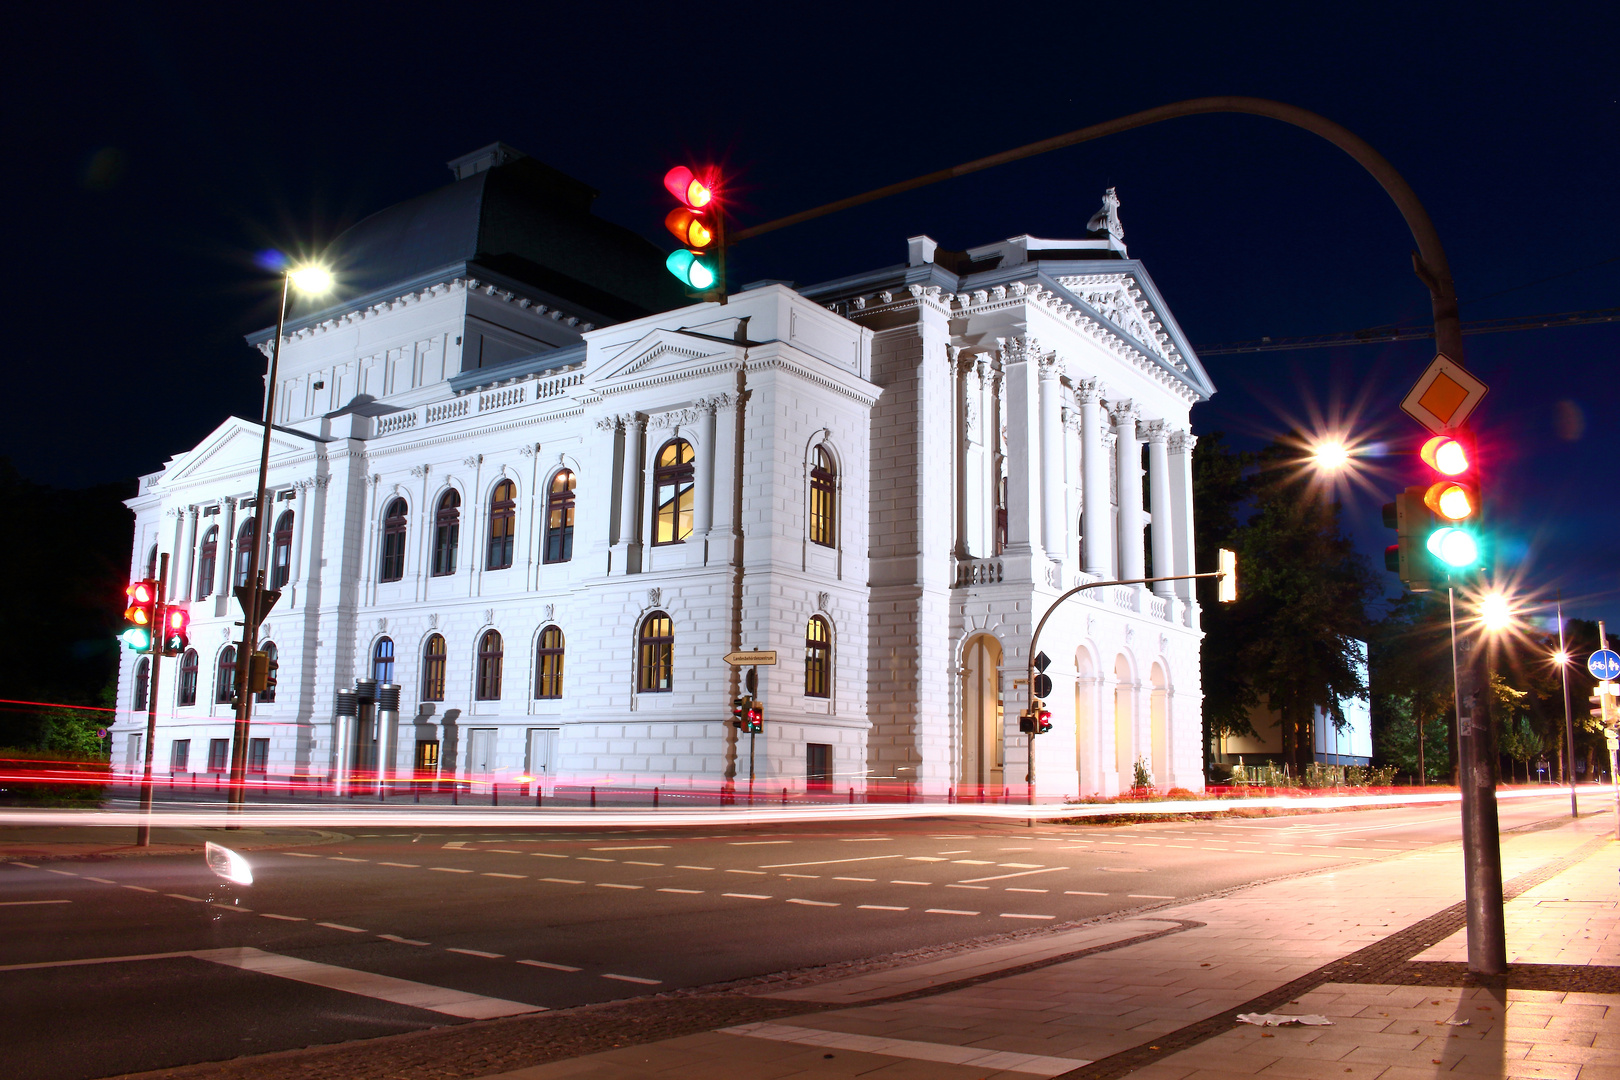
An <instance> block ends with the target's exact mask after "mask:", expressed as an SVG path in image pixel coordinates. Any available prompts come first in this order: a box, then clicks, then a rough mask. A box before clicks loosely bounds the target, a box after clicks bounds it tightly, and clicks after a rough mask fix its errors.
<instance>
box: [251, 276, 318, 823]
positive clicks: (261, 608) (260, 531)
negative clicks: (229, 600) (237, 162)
mask: <svg viewBox="0 0 1620 1080" xmlns="http://www.w3.org/2000/svg"><path fill="white" fill-rule="evenodd" d="M294 288H297V289H298V291H299V292H301V293H304V294H305V295H308V296H320V295H322V294H324V293H326V292H327V291H328V290H330V289H331V288H332V274H331V272H330V271H329V270H327V269H326V268H325V267H323V266H321V265H320V264H318V263H303V264H292V263H289V264H287V265H286V266H284V267H283V268H282V271H281V307H280V308H279V309H278V310H277V312H276V336H275V338H274V339H273V340H272V341H271V343H270V368H269V371H268V372H267V373H266V375H265V380H264V441H263V443H261V444H260V447H259V489H258V495H257V497H256V498H255V499H254V500H253V546H252V547H251V548H250V549H248V564H247V581H246V582H245V584H244V585H243V587H240V588H238V589H237V593H236V596H237V601H238V602H239V603H240V604H241V605H242V644H241V647H240V648H238V649H237V653H236V657H237V659H236V725H235V728H234V729H233V731H232V733H231V734H232V740H231V784H230V790H229V791H228V792H227V793H226V799H227V804H228V805H229V806H230V807H231V809H232V810H234V811H238V812H239V811H240V810H241V808H242V805H243V804H244V803H245V802H246V801H247V789H246V782H247V751H248V725H249V724H250V723H252V719H253V692H252V681H251V680H252V669H253V652H254V650H255V649H256V648H258V644H259V623H260V622H261V621H263V619H264V615H265V613H266V612H267V611H268V610H269V606H270V605H269V604H268V603H265V595H264V569H263V567H261V566H260V564H259V552H260V551H261V550H263V548H264V542H265V533H264V529H265V513H264V499H265V485H266V482H267V480H268V478H269V473H270V424H271V421H272V419H273V418H274V417H275V407H276V368H277V366H278V365H279V363H280V361H281V337H282V331H283V330H284V329H285V328H286V325H287V296H288V294H289V293H290V292H291V291H292V289H294ZM270 602H271V603H274V599H272V600H271V601H270Z"/></svg>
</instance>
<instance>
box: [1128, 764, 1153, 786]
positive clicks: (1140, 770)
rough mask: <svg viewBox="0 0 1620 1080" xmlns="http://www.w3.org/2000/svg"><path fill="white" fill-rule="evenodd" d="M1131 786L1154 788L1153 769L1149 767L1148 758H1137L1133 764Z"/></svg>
mask: <svg viewBox="0 0 1620 1080" xmlns="http://www.w3.org/2000/svg"><path fill="white" fill-rule="evenodd" d="M1131 787H1133V788H1136V789H1139V790H1145V791H1151V790H1152V789H1153V770H1152V769H1150V768H1149V767H1148V759H1147V758H1137V759H1136V763H1135V764H1134V765H1132V766H1131Z"/></svg>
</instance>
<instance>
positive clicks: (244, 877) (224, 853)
mask: <svg viewBox="0 0 1620 1080" xmlns="http://www.w3.org/2000/svg"><path fill="white" fill-rule="evenodd" d="M203 857H204V858H205V859H207V860H208V869H210V870H212V871H213V872H214V873H216V874H218V875H219V876H220V877H222V878H224V879H225V880H226V881H230V882H234V883H235V884H237V885H251V884H253V867H251V866H249V865H248V861H247V860H246V859H244V858H242V856H240V855H238V854H237V853H236V852H234V851H232V850H231V849H230V848H228V847H221V846H220V845H218V844H216V843H214V842H213V841H212V840H210V841H208V842H207V843H205V844H204V845H203Z"/></svg>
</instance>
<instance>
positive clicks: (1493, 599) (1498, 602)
mask: <svg viewBox="0 0 1620 1080" xmlns="http://www.w3.org/2000/svg"><path fill="white" fill-rule="evenodd" d="M1479 621H1480V622H1481V623H1482V624H1483V625H1484V627H1485V629H1487V630H1489V631H1491V632H1492V633H1497V632H1499V631H1502V630H1506V629H1507V628H1508V627H1510V626H1512V625H1513V605H1512V604H1510V603H1509V602H1508V598H1507V597H1506V596H1503V595H1502V594H1501V593H1499V592H1491V593H1486V594H1485V595H1484V596H1482V597H1480V601H1479Z"/></svg>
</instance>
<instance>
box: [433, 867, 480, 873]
mask: <svg viewBox="0 0 1620 1080" xmlns="http://www.w3.org/2000/svg"><path fill="white" fill-rule="evenodd" d="M428 869H429V870H437V871H438V872H439V873H441V874H470V873H472V871H471V870H462V869H460V868H459V867H455V866H430V867H428Z"/></svg>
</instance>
